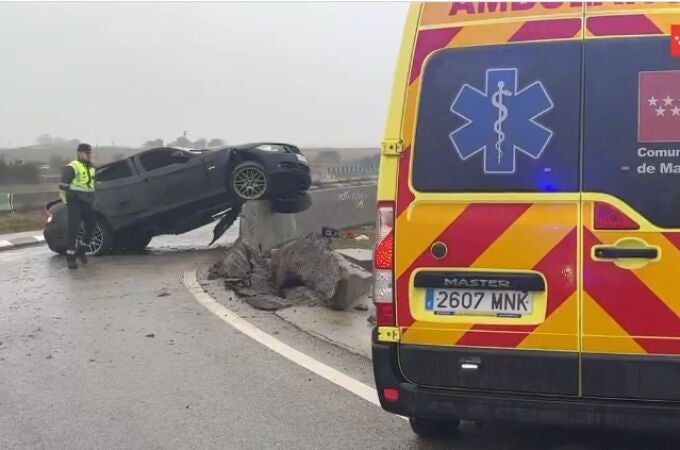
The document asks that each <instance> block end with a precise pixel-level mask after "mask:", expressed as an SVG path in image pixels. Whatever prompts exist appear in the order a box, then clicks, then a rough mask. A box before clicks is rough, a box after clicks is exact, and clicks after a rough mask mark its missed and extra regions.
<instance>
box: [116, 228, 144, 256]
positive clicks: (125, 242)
mask: <svg viewBox="0 0 680 450" xmlns="http://www.w3.org/2000/svg"><path fill="white" fill-rule="evenodd" d="M151 239H153V235H152V234H151V233H146V232H143V231H139V230H127V231H125V232H124V233H116V240H115V244H114V246H113V247H114V248H115V249H116V250H135V251H139V250H144V249H145V248H146V247H147V246H148V245H149V243H150V242H151Z"/></svg>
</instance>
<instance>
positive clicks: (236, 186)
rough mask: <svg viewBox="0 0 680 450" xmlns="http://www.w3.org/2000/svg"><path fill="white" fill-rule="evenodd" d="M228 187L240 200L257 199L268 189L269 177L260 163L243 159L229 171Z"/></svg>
mask: <svg viewBox="0 0 680 450" xmlns="http://www.w3.org/2000/svg"><path fill="white" fill-rule="evenodd" d="M229 187H230V189H231V192H233V194H234V195H235V196H236V197H238V198H240V199H241V200H244V201H248V200H259V199H261V198H262V197H264V195H265V194H266V193H267V190H268V189H269V177H268V176H267V173H266V172H265V170H264V167H263V166H262V165H261V164H260V163H257V162H255V161H245V162H242V163H241V164H239V165H237V166H236V167H235V168H234V170H233V171H232V172H231V176H230V177H229Z"/></svg>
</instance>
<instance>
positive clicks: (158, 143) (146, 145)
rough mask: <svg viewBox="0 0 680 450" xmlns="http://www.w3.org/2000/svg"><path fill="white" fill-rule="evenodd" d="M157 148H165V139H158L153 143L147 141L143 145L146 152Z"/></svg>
mask: <svg viewBox="0 0 680 450" xmlns="http://www.w3.org/2000/svg"><path fill="white" fill-rule="evenodd" d="M157 147H163V139H161V138H158V139H154V140H152V141H146V142H145V143H144V144H143V145H142V148H143V149H144V150H147V149H150V148H157Z"/></svg>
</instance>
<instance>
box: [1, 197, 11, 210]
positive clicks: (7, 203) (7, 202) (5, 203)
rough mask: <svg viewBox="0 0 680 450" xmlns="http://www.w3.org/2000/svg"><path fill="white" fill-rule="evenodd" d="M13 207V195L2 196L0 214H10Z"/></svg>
mask: <svg viewBox="0 0 680 450" xmlns="http://www.w3.org/2000/svg"><path fill="white" fill-rule="evenodd" d="M13 206H14V205H13V201H12V194H0V212H10V211H12V210H13V209H14V207H13Z"/></svg>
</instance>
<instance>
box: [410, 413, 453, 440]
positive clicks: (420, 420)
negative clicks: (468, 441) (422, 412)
mask: <svg viewBox="0 0 680 450" xmlns="http://www.w3.org/2000/svg"><path fill="white" fill-rule="evenodd" d="M409 423H410V424H411V429H412V430H413V432H414V433H415V434H417V435H418V436H420V437H423V438H436V437H454V436H456V435H457V434H458V430H459V427H460V420H457V419H433V418H429V417H411V418H410V419H409Z"/></svg>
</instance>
